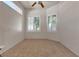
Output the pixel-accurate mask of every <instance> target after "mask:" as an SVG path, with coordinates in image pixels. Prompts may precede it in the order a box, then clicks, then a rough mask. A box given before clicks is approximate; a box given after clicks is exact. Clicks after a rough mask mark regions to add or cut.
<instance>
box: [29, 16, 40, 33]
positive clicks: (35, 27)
mask: <svg viewBox="0 0 79 59" xmlns="http://www.w3.org/2000/svg"><path fill="white" fill-rule="evenodd" d="M39 30H40V25H39V17H29V18H28V31H32V32H34V31H39Z"/></svg>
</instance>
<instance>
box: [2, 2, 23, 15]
mask: <svg viewBox="0 0 79 59" xmlns="http://www.w3.org/2000/svg"><path fill="white" fill-rule="evenodd" d="M3 3H5V4H6V5H8V6H9V7H11V8H12V9H13V10H15V11H16V12H18V13H19V14H21V15H22V9H20V8H19V7H18V6H17V5H16V4H15V3H13V2H12V1H3Z"/></svg>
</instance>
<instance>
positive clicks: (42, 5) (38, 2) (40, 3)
mask: <svg viewBox="0 0 79 59" xmlns="http://www.w3.org/2000/svg"><path fill="white" fill-rule="evenodd" d="M36 4H39V5H40V6H41V7H42V8H44V4H43V3H42V1H37V2H34V3H33V4H32V7H33V6H35V5H36Z"/></svg>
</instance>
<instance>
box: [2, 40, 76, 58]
mask: <svg viewBox="0 0 79 59" xmlns="http://www.w3.org/2000/svg"><path fill="white" fill-rule="evenodd" d="M2 56H3V57H40V56H41V57H76V55H75V54H74V53H72V52H71V51H70V50H69V49H67V48H65V47H64V46H63V45H62V44H61V43H59V42H56V41H52V40H47V39H43V40H42V39H30V40H27V39H25V40H24V41H22V42H20V43H19V44H17V45H16V46H14V47H13V48H11V49H9V50H8V51H6V52H4V53H3V54H2Z"/></svg>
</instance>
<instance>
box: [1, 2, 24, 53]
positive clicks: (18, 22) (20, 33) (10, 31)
mask: <svg viewBox="0 0 79 59" xmlns="http://www.w3.org/2000/svg"><path fill="white" fill-rule="evenodd" d="M15 3H16V4H17V5H18V6H19V7H20V8H21V9H22V10H23V6H22V5H20V4H19V3H18V2H15ZM23 22H24V16H23V15H20V14H19V13H17V12H16V11H14V10H13V9H12V8H10V7H8V6H7V5H6V4H4V3H3V2H0V48H2V50H1V51H0V53H3V52H4V51H6V50H8V49H9V48H11V47H13V46H14V45H16V44H17V43H19V42H20V41H22V40H23V39H24V30H23V29H24V27H23V26H24V24H23Z"/></svg>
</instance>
